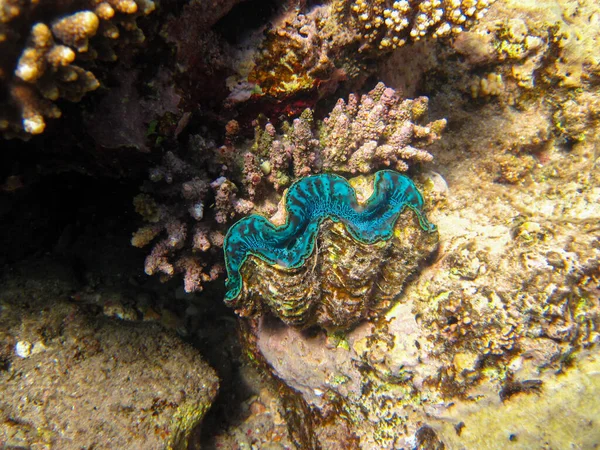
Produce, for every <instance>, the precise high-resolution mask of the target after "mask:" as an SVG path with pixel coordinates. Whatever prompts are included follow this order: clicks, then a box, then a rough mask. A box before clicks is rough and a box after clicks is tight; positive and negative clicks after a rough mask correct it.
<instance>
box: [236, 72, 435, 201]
mask: <svg viewBox="0 0 600 450" xmlns="http://www.w3.org/2000/svg"><path fill="white" fill-rule="evenodd" d="M427 103H428V100H427V98H426V97H419V98H417V99H415V100H411V99H405V100H403V99H401V98H400V96H399V95H398V94H397V93H396V92H395V91H394V90H393V89H391V88H386V87H385V85H384V84H383V83H379V84H378V85H377V86H376V87H375V88H374V89H373V90H372V91H371V92H369V93H368V94H366V95H363V96H362V97H359V96H357V95H354V94H351V95H350V97H349V99H348V102H345V101H344V100H343V99H339V100H338V102H337V104H336V106H335V107H334V109H333V110H332V111H331V113H330V114H329V116H327V117H326V118H325V119H324V120H323V123H322V124H321V126H320V127H318V128H319V129H318V130H315V126H314V123H313V117H312V111H311V110H306V111H305V112H303V113H302V115H301V116H300V117H299V118H297V119H295V120H294V121H293V123H292V124H291V125H289V124H288V125H285V126H283V134H282V135H279V136H278V135H277V133H276V130H275V128H274V127H273V125H272V124H270V123H267V124H266V125H265V126H264V127H258V128H257V131H256V137H255V143H254V146H253V147H252V148H251V150H250V152H251V153H252V154H253V155H254V160H253V163H252V165H251V166H250V165H245V166H244V172H245V174H246V179H249V178H251V174H250V171H251V168H252V174H254V178H253V179H254V182H253V191H252V192H255V190H256V185H257V184H258V182H259V181H260V178H261V171H260V170H258V168H262V170H263V172H264V173H266V177H262V178H266V179H267V181H268V182H269V183H270V184H272V185H273V186H274V187H275V188H276V189H281V188H282V187H285V186H287V185H288V184H289V183H290V182H291V181H293V179H294V178H297V177H302V176H306V175H309V174H311V173H318V172H321V171H332V172H343V173H371V172H374V171H375V170H377V169H381V168H393V169H396V170H399V171H402V172H404V171H406V170H408V168H409V164H414V163H419V162H426V161H430V160H431V159H432V156H431V155H430V154H429V153H428V152H427V151H425V150H423V149H422V148H421V147H422V146H426V145H428V144H430V143H431V142H433V141H435V140H437V139H439V137H440V134H441V132H442V130H443V129H444V127H445V125H446V121H445V120H444V119H442V120H436V121H434V122H429V123H427V122H426V116H427Z"/></svg>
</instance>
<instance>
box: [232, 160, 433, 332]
mask: <svg viewBox="0 0 600 450" xmlns="http://www.w3.org/2000/svg"><path fill="white" fill-rule="evenodd" d="M355 184H357V185H359V186H361V187H362V188H364V183H363V184H361V183H360V182H357V181H355ZM361 194H362V195H361V197H363V198H364V192H362V193H361ZM423 206H424V202H423V198H422V196H421V194H420V193H419V191H418V190H417V188H416V187H415V186H414V184H413V183H412V181H410V179H408V178H406V177H404V176H402V175H400V174H398V173H397V172H392V171H381V172H377V173H376V174H375V178H374V181H373V194H372V195H371V196H370V197H369V198H368V199H367V200H366V201H365V202H364V203H362V204H359V203H358V201H357V194H356V192H355V191H354V189H353V188H352V187H351V186H350V184H348V182H347V181H346V180H344V179H343V178H341V177H337V176H333V175H328V174H324V175H316V176H313V177H308V178H303V179H302V180H300V181H298V182H297V183H295V184H294V185H293V186H292V187H291V188H290V189H289V190H288V192H287V195H286V197H285V210H286V212H287V217H286V221H285V224H283V225H280V226H277V227H276V226H274V225H273V223H271V222H269V221H268V220H267V219H265V218H264V217H262V216H257V215H253V216H249V217H245V218H244V219H242V220H240V221H239V222H237V223H236V224H235V225H234V226H233V227H231V228H230V229H229V231H228V233H227V236H226V237H225V245H224V251H225V262H226V267H227V274H228V279H227V283H226V286H227V289H228V291H227V293H226V296H225V300H226V301H227V302H228V303H229V304H230V305H231V306H233V307H234V308H236V311H237V312H238V313H240V314H241V315H243V316H248V315H256V314H260V313H261V312H262V311H263V310H264V309H269V310H271V311H272V312H274V313H275V314H276V315H277V316H278V317H279V318H281V319H282V320H283V321H284V322H285V323H287V324H289V325H300V326H311V325H314V324H318V325H320V326H324V327H327V328H347V327H349V326H351V325H353V324H354V323H356V322H357V321H359V320H360V319H362V318H364V317H366V316H372V315H374V311H377V310H379V311H381V310H384V309H385V308H386V307H388V306H389V305H390V304H391V303H392V301H393V300H394V299H395V298H396V297H397V296H398V294H399V293H400V291H401V289H402V286H403V284H404V282H405V280H406V278H407V277H408V275H409V274H412V273H414V271H415V269H416V268H418V267H419V265H420V264H421V263H422V262H423V260H424V259H426V258H427V257H428V256H430V255H431V253H432V252H433V251H434V250H435V248H436V244H437V233H435V226H434V225H432V224H431V223H429V222H428V221H427V219H426V218H425V216H424V214H423V212H422V209H423ZM405 209H410V210H412V211H413V212H414V214H415V215H416V216H417V221H418V223H419V225H420V226H421V228H422V229H423V230H424V231H426V232H427V233H431V234H432V236H424V237H420V236H419V234H418V231H416V230H414V231H412V230H410V231H406V230H401V229H400V226H398V225H397V221H398V217H399V216H400V214H401V213H402V212H403V210H405ZM326 219H331V221H332V223H330V222H329V221H327V222H324V221H325V220H326ZM400 222H403V223H404V225H408V224H409V223H410V220H407V218H406V217H403V220H401V221H400ZM403 239H406V242H397V240H403ZM317 240H318V244H317ZM389 241H392V242H389ZM315 246H316V247H317V248H318V249H319V250H318V251H316V252H315ZM359 255H360V257H359ZM381 255H386V257H385V258H382V256H381ZM249 258H252V260H251V261H247V260H248V259H249ZM309 258H310V259H312V260H313V261H311V262H310V264H307V261H308V259H309ZM389 261H393V262H389ZM245 264H247V265H248V266H249V267H250V269H248V270H245V268H244V265H245ZM240 272H243V273H244V277H243V279H242V275H241V273H240ZM381 279H383V280H385V285H384V286H382V287H380V286H379V284H378V283H377V281H378V280H381Z"/></svg>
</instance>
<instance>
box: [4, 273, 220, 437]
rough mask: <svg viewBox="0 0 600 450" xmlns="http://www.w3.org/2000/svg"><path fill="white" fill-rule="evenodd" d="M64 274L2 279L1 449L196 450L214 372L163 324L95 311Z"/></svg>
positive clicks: (215, 382) (214, 385)
mask: <svg viewBox="0 0 600 450" xmlns="http://www.w3.org/2000/svg"><path fill="white" fill-rule="evenodd" d="M59 278H60V277H59ZM59 278H56V279H53V278H52V277H50V278H45V279H43V278H37V277H31V278H29V279H24V278H20V277H18V276H14V275H13V276H6V277H4V278H3V280H2V288H1V292H0V312H1V315H0V337H1V339H0V342H2V345H1V347H0V360H1V361H2V366H1V371H0V379H1V383H0V444H1V445H2V447H6V448H15V447H18V448H30V447H36V448H64V449H79V448H92V447H93V448H98V449H101V448H107V449H108V448H115V447H118V448H147V449H163V448H181V449H183V448H187V441H188V438H189V436H190V433H191V432H192V430H193V429H194V427H196V426H197V425H198V424H199V423H200V422H201V420H202V418H203V416H204V414H205V413H206V411H207V410H208V408H209V407H210V405H211V403H212V401H213V399H214V398H215V396H216V392H217V389H218V379H217V377H216V374H215V372H214V371H213V369H211V368H210V367H209V366H208V365H207V364H206V363H205V362H204V361H203V360H202V358H201V357H200V356H199V354H198V352H197V351H196V350H195V349H193V348H192V347H190V346H189V345H187V344H184V343H183V342H182V341H181V340H180V339H179V338H178V337H177V336H175V335H174V334H173V333H171V332H167V331H165V330H164V329H163V328H162V327H161V326H160V325H158V324H148V323H141V324H140V323H138V324H133V323H131V322H125V321H123V320H116V319H106V318H103V317H101V316H97V315H96V316H95V315H93V314H89V313H86V311H85V308H84V307H83V306H79V305H77V304H75V303H73V302H72V301H69V300H68V295H67V294H66V293H67V292H68V289H69V285H68V283H67V284H64V283H62V282H61V281H58V279H59ZM113 309H114V308H113ZM121 309H122V308H121ZM105 310H106V308H105ZM105 313H107V314H108V315H111V314H109V311H108V310H106V311H105ZM114 315H115V316H117V317H123V318H125V319H128V317H127V316H126V315H125V316H124V315H123V314H121V315H119V314H114ZM134 315H135V312H134Z"/></svg>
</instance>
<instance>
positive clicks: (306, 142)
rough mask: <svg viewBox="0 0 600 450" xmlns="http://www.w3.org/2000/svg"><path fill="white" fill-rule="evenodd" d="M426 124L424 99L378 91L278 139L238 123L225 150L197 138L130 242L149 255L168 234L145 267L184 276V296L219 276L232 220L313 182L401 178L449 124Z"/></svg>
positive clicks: (150, 195) (147, 193)
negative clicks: (352, 176) (248, 135)
mask: <svg viewBox="0 0 600 450" xmlns="http://www.w3.org/2000/svg"><path fill="white" fill-rule="evenodd" d="M426 118H427V99H426V98H425V97H420V98H418V99H416V100H410V99H406V100H402V99H400V97H399V96H398V95H397V94H396V92H395V91H394V90H393V89H390V88H386V87H385V85H383V84H382V83H379V84H377V86H376V87H375V88H374V89H373V90H372V91H370V92H369V93H368V94H365V95H363V96H362V97H359V96H357V95H354V94H352V95H351V96H350V98H349V100H348V103H347V104H346V102H344V101H343V100H339V101H338V104H337V105H336V107H335V108H334V109H333V111H332V112H331V114H330V115H329V116H328V117H326V118H325V119H324V120H323V122H322V123H321V122H319V124H317V125H316V124H315V120H314V119H313V112H312V110H310V109H306V110H304V112H303V113H302V114H301V115H300V117H298V118H296V119H294V121H293V122H292V124H289V123H284V124H283V125H282V130H283V133H282V134H278V133H277V130H276V128H275V127H274V126H273V125H272V124H271V123H270V122H265V121H264V118H262V117H261V118H259V119H258V124H257V126H256V129H255V138H254V141H245V142H244V141H243V137H242V136H240V126H239V124H238V123H237V122H236V121H234V120H232V121H230V122H229V123H228V124H227V125H226V127H225V133H226V141H225V144H224V145H223V146H221V147H219V148H217V146H216V144H215V143H214V142H213V141H211V140H209V139H205V138H202V137H201V136H198V135H196V136H192V137H191V139H190V142H189V145H188V148H187V150H185V151H181V152H179V153H178V154H175V153H174V152H172V151H169V152H166V153H165V155H164V157H163V162H162V164H161V165H160V166H158V167H155V168H153V169H152V170H151V171H150V181H151V183H146V184H145V185H144V186H143V187H142V191H143V193H142V194H141V195H140V196H138V197H137V198H136V199H135V201H134V203H135V207H136V211H137V212H138V213H139V214H140V215H141V216H142V217H143V219H144V220H145V221H146V222H147V225H145V226H143V227H141V228H140V229H139V230H138V231H137V232H135V233H134V236H133V238H132V241H131V242H132V244H133V245H134V246H136V247H144V246H146V245H148V244H150V242H152V241H153V240H154V239H155V238H157V237H158V236H159V235H161V234H165V235H166V236H165V237H164V238H161V239H160V240H159V241H158V243H156V244H154V247H153V249H152V250H151V253H150V255H149V256H148V258H147V259H146V266H145V268H146V273H147V274H149V275H152V274H160V275H161V277H162V279H164V280H166V279H170V278H171V277H173V276H174V275H175V274H178V273H183V274H184V278H185V290H186V291H187V292H194V291H200V290H202V289H203V287H202V286H203V285H204V284H205V283H207V282H209V281H213V280H215V279H216V278H217V277H218V276H219V275H220V274H221V273H222V272H223V259H222V255H220V248H221V247H222V245H223V236H224V234H225V232H226V230H227V224H228V223H229V222H230V221H231V220H232V219H234V218H235V217H239V216H241V215H246V214H248V213H250V212H258V213H261V214H263V215H264V216H270V215H272V214H274V213H275V212H276V211H277V204H278V203H279V201H280V200H281V196H282V194H283V190H284V188H286V187H288V186H289V185H290V184H291V183H292V182H293V181H296V180H298V179H300V178H302V177H306V176H309V175H311V174H315V173H321V172H342V173H372V172H375V171H376V170H377V169H385V168H388V167H391V168H394V169H398V170H401V171H405V170H407V169H408V168H409V164H417V163H420V162H426V161H430V160H431V158H432V157H431V155H430V154H429V153H427V152H426V151H425V150H423V149H421V147H424V146H427V145H430V144H431V143H432V142H433V141H435V140H437V139H439V137H440V133H441V131H442V130H443V129H444V127H445V124H446V122H445V120H443V119H442V120H437V121H433V122H429V123H428V122H427V120H426ZM261 123H262V124H263V125H261ZM367 149H368V151H367ZM273 187H275V189H273Z"/></svg>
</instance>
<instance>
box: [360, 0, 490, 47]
mask: <svg viewBox="0 0 600 450" xmlns="http://www.w3.org/2000/svg"><path fill="white" fill-rule="evenodd" d="M493 1H494V0H424V1H417V2H408V1H407V0H399V1H393V2H392V1H388V0H376V1H366V0H356V1H355V2H353V3H352V6H351V10H352V13H353V14H354V16H355V17H356V19H357V21H358V24H359V25H358V26H359V27H360V29H361V36H362V38H363V39H364V40H365V41H366V42H367V43H369V44H371V45H376V46H377V47H378V48H379V49H387V48H397V47H402V46H403V45H405V44H406V43H407V42H409V41H418V40H420V39H422V38H424V37H426V36H431V37H434V38H439V37H446V36H451V35H453V34H458V33H460V32H461V31H463V30H464V29H465V28H467V27H469V26H471V25H472V24H473V23H474V21H475V19H478V18H480V17H481V16H482V15H483V14H484V13H485V12H486V11H487V8H488V7H489V5H490V4H492V3H493Z"/></svg>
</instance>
